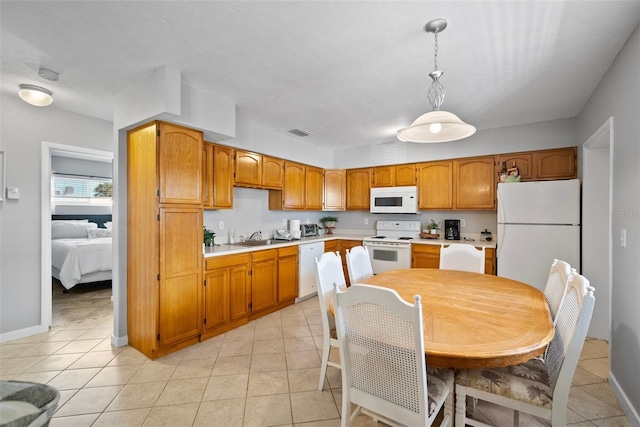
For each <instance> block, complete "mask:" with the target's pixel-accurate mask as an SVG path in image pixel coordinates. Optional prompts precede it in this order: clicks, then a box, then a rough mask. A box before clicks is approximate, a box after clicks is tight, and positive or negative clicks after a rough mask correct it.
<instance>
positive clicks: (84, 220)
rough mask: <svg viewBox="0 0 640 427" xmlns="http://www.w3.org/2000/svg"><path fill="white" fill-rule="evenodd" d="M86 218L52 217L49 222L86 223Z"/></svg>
mask: <svg viewBox="0 0 640 427" xmlns="http://www.w3.org/2000/svg"><path fill="white" fill-rule="evenodd" d="M88 222H89V220H88V219H54V220H53V221H51V224H56V223H67V224H86V223H88Z"/></svg>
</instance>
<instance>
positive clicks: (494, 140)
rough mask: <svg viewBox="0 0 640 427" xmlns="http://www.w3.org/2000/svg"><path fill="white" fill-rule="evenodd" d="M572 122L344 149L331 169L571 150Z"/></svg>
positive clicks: (573, 128)
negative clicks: (430, 141) (452, 138)
mask: <svg viewBox="0 0 640 427" xmlns="http://www.w3.org/2000/svg"><path fill="white" fill-rule="evenodd" d="M575 123H576V122H575V119H563V120H553V121H548V122H539V123H531V124H526V125H519V126H509V127H504V128H499V129H486V130H478V131H477V132H476V134H475V135H473V136H472V137H470V138H467V139H463V140H460V141H452V142H445V143H442V144H413V143H408V142H400V141H398V142H395V143H393V144H377V145H374V146H373V147H356V148H345V149H343V150H335V151H334V152H333V167H335V168H338V169H346V168H357V167H366V166H378V165H390V164H395V163H412V162H423V161H429V160H442V159H454V158H457V157H472V156H483V155H490V154H500V153H515V152H518V151H529V150H544V149H548V148H562V147H573V146H575V145H576V139H575Z"/></svg>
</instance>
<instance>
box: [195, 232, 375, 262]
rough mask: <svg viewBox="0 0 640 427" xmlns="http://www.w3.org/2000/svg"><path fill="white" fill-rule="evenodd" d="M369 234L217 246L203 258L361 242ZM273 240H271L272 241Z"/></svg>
mask: <svg viewBox="0 0 640 427" xmlns="http://www.w3.org/2000/svg"><path fill="white" fill-rule="evenodd" d="M370 235H371V234H367V235H363V236H358V235H352V234H345V235H341V234H331V235H327V234H323V235H321V236H313V237H303V238H301V239H299V240H290V241H287V240H274V243H272V244H270V245H259V246H243V245H240V244H238V245H229V244H220V245H218V246H213V247H211V246H207V247H205V252H204V257H205V258H209V257H214V256H221V255H233V254H241V253H247V252H254V251H264V250H267V249H277V248H284V247H287V246H298V245H304V244H305V243H314V242H326V241H329V240H358V241H362V239H364V238H365V237H368V236H370ZM272 240H273V239H272Z"/></svg>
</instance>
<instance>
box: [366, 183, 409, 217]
mask: <svg viewBox="0 0 640 427" xmlns="http://www.w3.org/2000/svg"><path fill="white" fill-rule="evenodd" d="M370 212H371V213H412V214H415V213H419V212H420V211H419V210H418V187H416V186H415V185H412V186H406V187H376V188H372V189H371V203H370Z"/></svg>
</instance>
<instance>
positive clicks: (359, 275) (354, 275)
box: [345, 246, 373, 283]
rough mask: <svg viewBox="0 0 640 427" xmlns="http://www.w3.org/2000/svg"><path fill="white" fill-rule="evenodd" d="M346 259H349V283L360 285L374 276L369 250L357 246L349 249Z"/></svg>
mask: <svg viewBox="0 0 640 427" xmlns="http://www.w3.org/2000/svg"><path fill="white" fill-rule="evenodd" d="M345 257H346V259H347V273H348V274H349V282H351V283H360V282H362V281H363V280H366V279H368V278H369V277H371V276H373V267H372V266H371V258H370V257H369V251H368V250H367V248H365V247H364V246H355V247H353V248H351V249H347V253H346V255H345Z"/></svg>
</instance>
